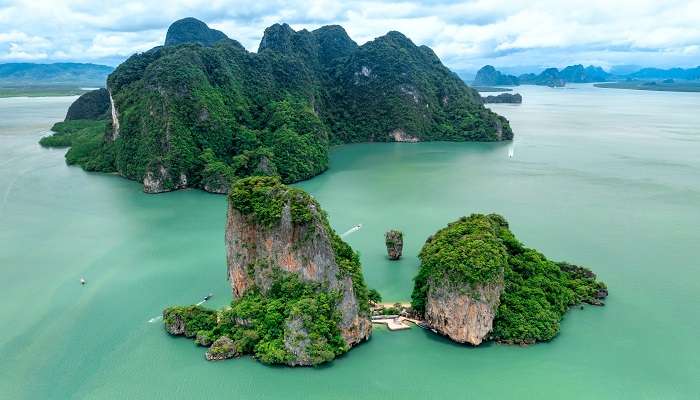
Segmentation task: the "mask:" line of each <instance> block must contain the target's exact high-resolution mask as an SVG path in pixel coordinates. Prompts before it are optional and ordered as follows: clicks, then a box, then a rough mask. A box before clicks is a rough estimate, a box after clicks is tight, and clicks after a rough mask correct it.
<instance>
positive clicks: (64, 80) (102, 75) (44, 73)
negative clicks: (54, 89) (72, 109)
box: [0, 63, 114, 87]
mask: <svg viewBox="0 0 700 400" xmlns="http://www.w3.org/2000/svg"><path fill="white" fill-rule="evenodd" d="M112 71H114V68H112V67H109V66H107V65H99V64H80V63H54V64H33V63H7V64H0V86H10V87H11V86H48V85H52V86H56V85H61V86H96V87H103V86H104V85H105V82H106V81H107V75H109V74H110V73H111V72H112Z"/></svg>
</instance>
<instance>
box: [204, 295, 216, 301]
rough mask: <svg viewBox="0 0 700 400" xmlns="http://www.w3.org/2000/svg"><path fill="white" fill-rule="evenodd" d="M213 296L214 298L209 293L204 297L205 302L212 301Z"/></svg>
mask: <svg viewBox="0 0 700 400" xmlns="http://www.w3.org/2000/svg"><path fill="white" fill-rule="evenodd" d="M212 296H214V295H213V294H211V293H209V294H208V295H206V296H204V301H207V300H209V299H211V298H212Z"/></svg>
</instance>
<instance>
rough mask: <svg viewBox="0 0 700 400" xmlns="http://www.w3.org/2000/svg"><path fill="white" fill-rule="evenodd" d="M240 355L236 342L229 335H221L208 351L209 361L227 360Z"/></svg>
mask: <svg viewBox="0 0 700 400" xmlns="http://www.w3.org/2000/svg"><path fill="white" fill-rule="evenodd" d="M236 356H238V351H237V350H236V344H235V343H234V342H233V340H231V338H229V337H228V336H221V337H220V338H218V339H216V341H215V342H214V343H213V344H212V345H211V347H210V348H209V351H207V353H206V358H207V360H209V361H218V360H226V359H228V358H233V357H236Z"/></svg>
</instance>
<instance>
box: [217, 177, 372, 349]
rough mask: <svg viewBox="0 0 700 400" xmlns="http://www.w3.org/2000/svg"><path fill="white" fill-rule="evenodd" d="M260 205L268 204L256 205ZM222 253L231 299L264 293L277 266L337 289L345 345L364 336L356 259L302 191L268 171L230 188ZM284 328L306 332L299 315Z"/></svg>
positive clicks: (364, 303)
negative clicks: (224, 256) (298, 319)
mask: <svg viewBox="0 0 700 400" xmlns="http://www.w3.org/2000/svg"><path fill="white" fill-rule="evenodd" d="M265 206H267V207H270V209H268V210H265V211H261V210H262V208H263V207H265ZM226 254H227V260H228V275H229V280H230V281H231V288H232V291H233V297H234V299H240V298H242V297H244V296H245V295H246V293H247V292H249V291H251V290H259V291H260V292H261V293H262V294H263V295H264V294H265V293H266V292H267V291H268V290H269V289H270V287H271V286H272V285H273V284H274V283H275V282H274V279H273V276H274V270H276V269H279V270H280V271H282V272H283V273H291V274H295V275H297V276H298V277H300V278H301V280H302V281H304V282H310V283H314V284H320V286H321V287H322V288H323V289H322V290H326V291H337V292H338V293H339V294H340V298H339V301H338V304H337V308H338V310H339V311H340V315H341V318H340V321H339V324H338V327H339V328H340V332H341V334H342V336H343V339H344V340H345V342H346V343H347V345H348V346H353V345H355V344H357V343H359V342H361V341H363V340H366V339H367V338H368V337H369V335H370V333H371V329H372V328H371V324H370V321H369V318H368V300H367V288H366V286H365V283H364V279H363V277H362V273H361V271H360V266H359V260H357V259H356V256H355V255H354V253H353V252H352V250H351V249H350V247H349V246H348V245H347V244H345V243H344V242H343V241H342V240H341V239H340V238H339V237H338V235H337V234H336V233H335V232H334V231H333V230H332V229H331V228H330V226H329V225H328V221H327V220H326V216H325V214H324V213H323V211H322V210H321V209H320V207H319V205H318V203H316V202H315V201H314V200H313V199H312V198H311V197H310V196H309V195H308V194H306V193H305V192H303V191H301V190H298V189H293V188H290V187H287V186H285V185H282V184H281V183H279V180H277V179H276V178H271V177H259V178H247V179H244V180H242V181H239V182H238V183H237V184H236V186H235V187H234V191H233V192H232V193H231V194H230V201H229V208H228V219H227V224H226ZM287 328H288V329H290V330H291V331H293V332H294V335H295V336H304V335H306V332H304V330H303V329H302V327H301V326H300V325H299V321H296V320H288V321H287ZM287 349H288V350H289V346H288V347H287ZM297 358H299V357H297Z"/></svg>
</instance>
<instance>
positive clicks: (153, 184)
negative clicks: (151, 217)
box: [143, 164, 187, 193]
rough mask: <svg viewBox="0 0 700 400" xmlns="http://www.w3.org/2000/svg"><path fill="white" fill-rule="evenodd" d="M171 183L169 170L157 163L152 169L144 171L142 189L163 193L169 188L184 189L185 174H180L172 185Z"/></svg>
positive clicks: (185, 183) (146, 191) (185, 185)
mask: <svg viewBox="0 0 700 400" xmlns="http://www.w3.org/2000/svg"><path fill="white" fill-rule="evenodd" d="M170 183H171V177H170V172H169V171H168V170H167V169H166V168H165V166H163V165H162V164H159V165H158V166H157V167H156V168H155V169H154V170H149V171H146V175H145V176H144V177H143V191H144V192H145V193H163V192H169V191H171V190H177V189H184V188H186V187H187V176H186V175H185V174H180V177H179V179H178V181H177V182H175V184H174V186H173V185H170V186H169V184H170Z"/></svg>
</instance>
